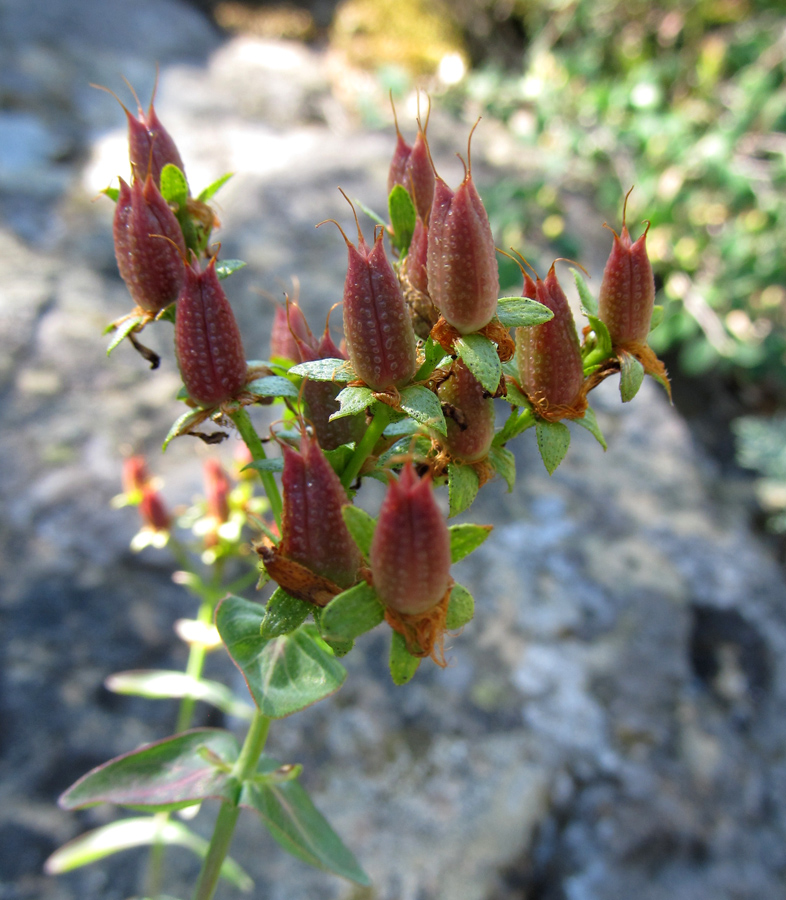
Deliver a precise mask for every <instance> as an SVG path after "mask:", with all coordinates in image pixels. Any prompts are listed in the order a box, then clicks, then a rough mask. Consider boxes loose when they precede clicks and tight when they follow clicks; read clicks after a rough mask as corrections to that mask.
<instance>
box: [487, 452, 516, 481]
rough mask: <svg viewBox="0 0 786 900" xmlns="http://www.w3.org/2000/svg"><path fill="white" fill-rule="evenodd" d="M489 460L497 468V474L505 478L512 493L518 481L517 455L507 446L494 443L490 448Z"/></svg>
mask: <svg viewBox="0 0 786 900" xmlns="http://www.w3.org/2000/svg"><path fill="white" fill-rule="evenodd" d="M489 462H490V463H491V465H492V466H494V468H495V469H496V470H497V474H498V475H501V476H502V478H504V479H505V483H506V484H507V486H508V493H510V492H511V491H512V490H513V485H514V484H515V483H516V457H515V456H514V455H513V454H512V453H511V452H510V450H507V449H506V448H505V447H500V446H496V447H495V446H494V445H492V447H491V449H490V450H489Z"/></svg>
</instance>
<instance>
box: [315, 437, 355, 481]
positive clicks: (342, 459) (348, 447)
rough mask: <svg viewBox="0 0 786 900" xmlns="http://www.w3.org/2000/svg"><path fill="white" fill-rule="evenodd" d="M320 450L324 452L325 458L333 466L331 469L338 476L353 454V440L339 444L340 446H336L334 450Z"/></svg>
mask: <svg viewBox="0 0 786 900" xmlns="http://www.w3.org/2000/svg"><path fill="white" fill-rule="evenodd" d="M322 452H323V453H324V454H325V459H326V460H327V461H328V462H329V463H330V465H331V466H332V467H333V471H334V472H335V473H336V475H338V477H339V478H340V477H341V475H342V473H343V471H344V469H346V467H347V463H348V462H349V461H350V459H352V456H353V455H354V452H355V442H354V441H351V442H350V443H349V444H341V446H340V447H336V448H335V450H323V451H322Z"/></svg>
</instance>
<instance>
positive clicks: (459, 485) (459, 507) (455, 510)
mask: <svg viewBox="0 0 786 900" xmlns="http://www.w3.org/2000/svg"><path fill="white" fill-rule="evenodd" d="M479 488H480V481H479V480H478V475H477V472H476V471H475V470H474V469H473V468H472V466H457V465H456V464H455V463H451V464H450V465H449V466H448V498H449V505H450V510H449V512H448V515H449V516H450V517H453V516H457V515H458V514H459V513H460V512H464V510H465V509H469V507H470V506H472V501H473V500H474V499H475V497H476V496H477V493H478V490H479Z"/></svg>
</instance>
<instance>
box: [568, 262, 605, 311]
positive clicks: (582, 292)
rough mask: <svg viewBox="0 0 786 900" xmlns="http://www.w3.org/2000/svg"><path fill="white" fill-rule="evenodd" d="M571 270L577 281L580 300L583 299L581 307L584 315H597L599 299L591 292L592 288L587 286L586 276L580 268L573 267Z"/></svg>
mask: <svg viewBox="0 0 786 900" xmlns="http://www.w3.org/2000/svg"><path fill="white" fill-rule="evenodd" d="M570 271H571V272H572V273H573V280H574V281H575V282H576V290H577V291H578V292H579V300H580V301H581V309H582V311H583V312H584V315H585V316H587V317H588V318H589V317H590V316H597V315H598V301H597V300H596V299H595V298H594V297H593V296H592V294H591V293H590V289H589V288H588V287H587V282H586V281H585V280H584V276H583V275H582V274H581V272H579V270H578V269H571V270H570Z"/></svg>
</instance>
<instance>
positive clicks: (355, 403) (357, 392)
mask: <svg viewBox="0 0 786 900" xmlns="http://www.w3.org/2000/svg"><path fill="white" fill-rule="evenodd" d="M336 400H338V402H339V403H340V404H341V409H339V411H338V412H334V413H333V415H332V416H331V417H330V420H329V421H331V422H332V421H333V420H334V419H340V418H342V417H343V416H355V415H357V414H358V413H362V412H365V411H366V409H368V407H369V406H371V404H372V403H374V402H375V401H374V394H373V392H372V390H371V388H367V387H345V388H344V390H343V391H341V392H340V393H339V395H338V396H337V397H336Z"/></svg>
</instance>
